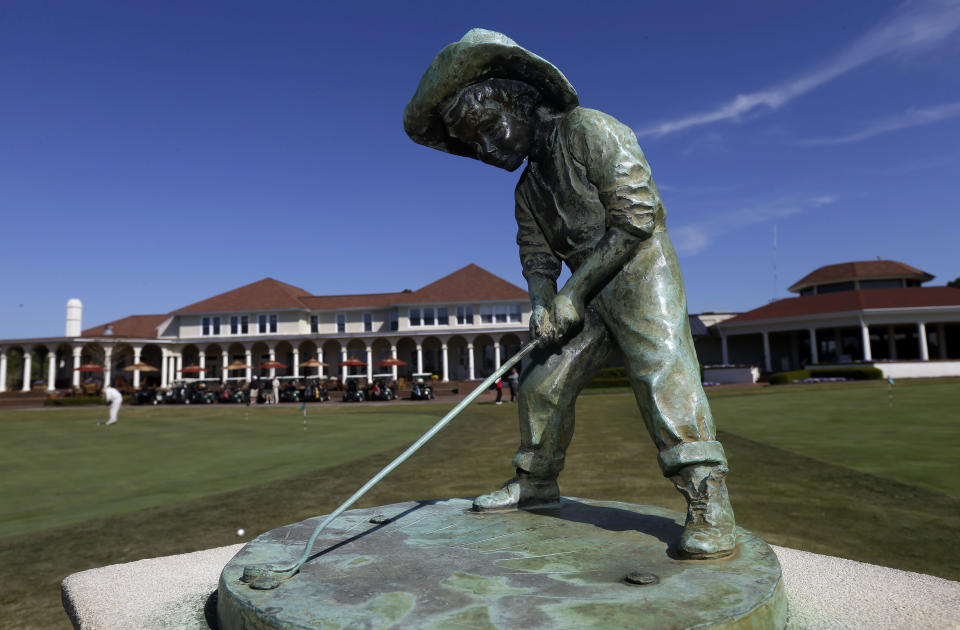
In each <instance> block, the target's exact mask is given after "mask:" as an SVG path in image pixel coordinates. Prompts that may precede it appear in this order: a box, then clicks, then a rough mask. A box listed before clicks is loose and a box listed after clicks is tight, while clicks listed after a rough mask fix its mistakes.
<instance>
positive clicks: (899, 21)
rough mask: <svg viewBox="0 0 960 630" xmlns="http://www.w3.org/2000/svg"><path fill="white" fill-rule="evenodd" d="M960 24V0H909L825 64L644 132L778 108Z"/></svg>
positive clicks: (671, 129)
mask: <svg viewBox="0 0 960 630" xmlns="http://www.w3.org/2000/svg"><path fill="white" fill-rule="evenodd" d="M957 29H960V2H957V1H956V0H932V1H927V2H919V3H916V2H907V3H905V4H903V5H901V6H900V7H898V9H897V10H896V11H895V12H894V14H893V15H892V16H891V17H890V18H888V19H887V20H886V21H885V22H883V23H881V24H879V25H878V26H876V27H874V28H873V29H871V30H869V31H867V32H866V33H864V34H863V35H861V36H860V37H859V38H858V39H856V40H855V41H854V42H853V43H851V44H850V45H849V46H847V47H846V48H845V49H843V50H842V51H841V52H840V53H838V54H837V55H835V56H834V57H833V58H832V59H830V60H829V61H827V62H826V63H825V64H823V65H822V66H821V67H819V68H817V69H816V70H814V71H812V72H809V73H807V74H803V75H800V76H798V77H796V78H794V79H792V80H790V81H787V82H785V83H781V84H779V85H775V86H772V87H770V88H767V89H764V90H759V91H756V92H751V93H748V94H740V95H738V96H736V97H735V98H734V99H732V100H731V101H729V102H727V103H724V104H723V105H720V106H719V107H717V108H715V109H713V110H710V111H705V112H700V113H697V114H691V115H689V116H685V117H683V118H678V119H676V120H669V121H665V122H662V123H659V124H657V125H654V126H652V127H647V128H644V129H638V130H637V135H638V136H663V135H666V134H669V133H673V132H675V131H680V130H682V129H688V128H690V127H696V126H698V125H705V124H707V123H712V122H718V121H722V120H736V119H739V118H740V117H741V116H743V115H744V114H747V113H748V112H750V111H751V110H754V109H756V108H759V107H767V108H769V109H777V108H779V107H781V106H782V105H784V104H785V103H788V102H790V101H792V100H793V99H795V98H797V97H798V96H801V95H803V94H806V93H807V92H809V91H811V90H813V89H816V88H818V87H820V86H821V85H823V84H824V83H827V82H829V81H832V80H833V79H836V78H837V77H839V76H841V75H843V74H846V73H847V72H850V71H851V70H854V69H856V68H858V67H860V66H862V65H864V64H866V63H869V62H871V61H873V60H875V59H878V58H880V57H884V56H887V55H890V54H894V53H905V52H912V51H914V50H917V49H920V48H923V47H925V46H929V45H931V44H935V43H937V42H939V41H941V40H943V39H945V38H947V37H949V36H950V35H952V34H953V33H954V32H955V31H957Z"/></svg>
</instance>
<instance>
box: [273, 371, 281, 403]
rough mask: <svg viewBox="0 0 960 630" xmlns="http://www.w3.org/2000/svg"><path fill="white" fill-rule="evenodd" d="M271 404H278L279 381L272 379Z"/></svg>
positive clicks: (275, 378)
mask: <svg viewBox="0 0 960 630" xmlns="http://www.w3.org/2000/svg"><path fill="white" fill-rule="evenodd" d="M272 385H273V404H277V403H278V402H280V379H279V378H277V377H276V376H274V377H273V383H272Z"/></svg>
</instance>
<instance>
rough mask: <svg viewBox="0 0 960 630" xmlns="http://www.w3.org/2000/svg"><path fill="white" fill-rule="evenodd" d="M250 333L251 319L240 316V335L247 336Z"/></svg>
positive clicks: (246, 316)
mask: <svg viewBox="0 0 960 630" xmlns="http://www.w3.org/2000/svg"><path fill="white" fill-rule="evenodd" d="M248 332H250V317H249V316H248V315H241V316H240V334H241V335H246V334H247V333H248Z"/></svg>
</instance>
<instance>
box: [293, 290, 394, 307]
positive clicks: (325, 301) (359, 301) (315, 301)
mask: <svg viewBox="0 0 960 630" xmlns="http://www.w3.org/2000/svg"><path fill="white" fill-rule="evenodd" d="M409 295H412V293H360V294H357V295H311V296H309V297H305V298H301V299H300V301H301V302H302V303H303V306H305V307H306V308H311V309H336V308H376V307H384V306H390V305H391V304H397V303H400V302H402V301H403V298H404V297H405V296H409Z"/></svg>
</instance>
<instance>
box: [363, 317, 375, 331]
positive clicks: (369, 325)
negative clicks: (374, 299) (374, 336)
mask: <svg viewBox="0 0 960 630" xmlns="http://www.w3.org/2000/svg"><path fill="white" fill-rule="evenodd" d="M363 332H373V313H364V314H363Z"/></svg>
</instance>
